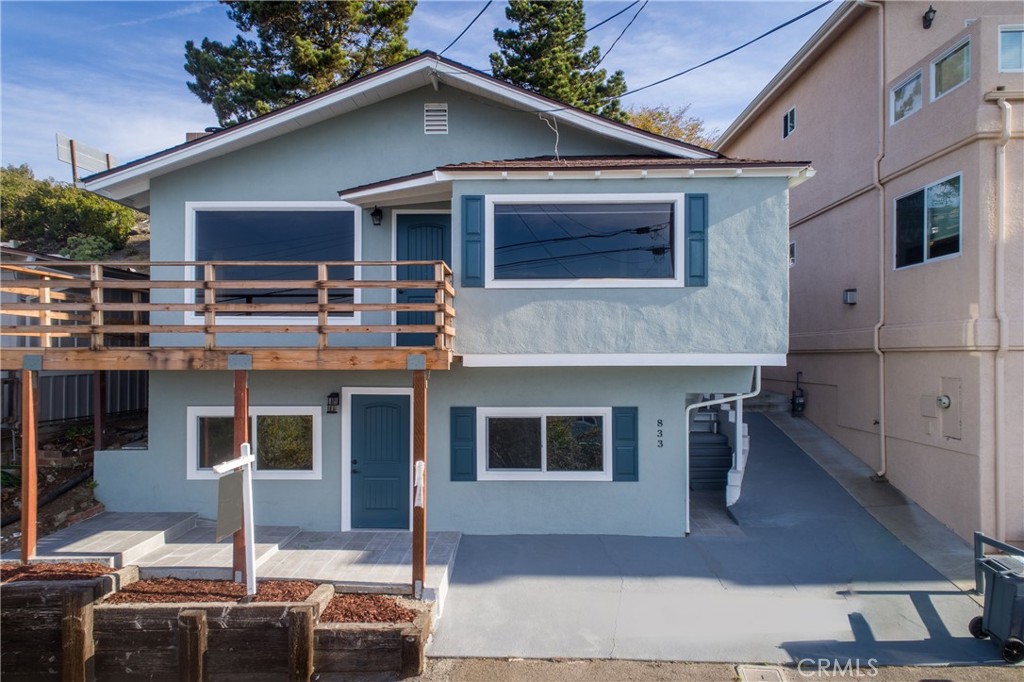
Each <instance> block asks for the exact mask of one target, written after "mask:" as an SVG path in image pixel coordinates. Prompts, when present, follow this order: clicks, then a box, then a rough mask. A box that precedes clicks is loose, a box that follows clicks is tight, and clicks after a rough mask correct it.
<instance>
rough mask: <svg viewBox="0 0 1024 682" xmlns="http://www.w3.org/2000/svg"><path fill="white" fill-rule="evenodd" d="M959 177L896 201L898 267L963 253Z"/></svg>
mask: <svg viewBox="0 0 1024 682" xmlns="http://www.w3.org/2000/svg"><path fill="white" fill-rule="evenodd" d="M961 196H962V192H961V187H960V176H959V175H954V176H953V177H950V178H946V179H945V180H941V181H939V182H936V183H935V184H933V185H928V186H927V187H925V188H923V189H920V190H918V191H916V192H911V193H910V194H907V195H904V196H902V197H900V198H899V199H897V200H896V267H897V268H904V267H908V266H911V265H919V264H921V263H926V262H928V261H931V260H934V259H936V258H943V257H945V256H952V255H955V254H958V253H960V220H961V219H960V202H961Z"/></svg>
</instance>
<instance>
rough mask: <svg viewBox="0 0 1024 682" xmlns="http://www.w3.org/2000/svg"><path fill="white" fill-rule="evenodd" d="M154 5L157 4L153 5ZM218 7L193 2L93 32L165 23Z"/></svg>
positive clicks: (106, 25)
mask: <svg viewBox="0 0 1024 682" xmlns="http://www.w3.org/2000/svg"><path fill="white" fill-rule="evenodd" d="M153 4H154V5H156V4H157V3H153ZM217 6H218V5H217V4H216V3H214V2H193V3H190V4H188V5H185V6H184V7H178V8H176V9H173V10H171V11H170V12H163V13H161V14H155V15H153V16H149V17H143V18H141V19H130V20H128V21H119V22H117V23H113V24H105V25H103V26H96V27H95V28H94V29H93V30H94V31H105V30H107V29H111V28H122V27H125V26H142V25H143V24H149V23H152V22H154V21H167V20H168V19H177V18H178V17H187V16H189V15H192V14H199V13H200V12H205V11H207V10H209V9H214V8H216V7H217Z"/></svg>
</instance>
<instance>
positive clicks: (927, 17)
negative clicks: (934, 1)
mask: <svg viewBox="0 0 1024 682" xmlns="http://www.w3.org/2000/svg"><path fill="white" fill-rule="evenodd" d="M936 14H938V12H936V11H935V8H934V7H932V6H931V5H928V11H927V12H925V13H924V14H922V15H921V25H922V26H924V27H925V28H931V27H932V22H933V21H935V15H936Z"/></svg>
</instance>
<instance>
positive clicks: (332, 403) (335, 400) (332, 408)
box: [327, 393, 341, 414]
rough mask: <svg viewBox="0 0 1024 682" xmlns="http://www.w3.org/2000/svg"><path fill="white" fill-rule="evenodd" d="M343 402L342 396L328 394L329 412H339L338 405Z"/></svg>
mask: <svg viewBox="0 0 1024 682" xmlns="http://www.w3.org/2000/svg"><path fill="white" fill-rule="evenodd" d="M340 404H341V396H340V395H338V394H337V393H331V394H329V395H328V396H327V414H338V405H340Z"/></svg>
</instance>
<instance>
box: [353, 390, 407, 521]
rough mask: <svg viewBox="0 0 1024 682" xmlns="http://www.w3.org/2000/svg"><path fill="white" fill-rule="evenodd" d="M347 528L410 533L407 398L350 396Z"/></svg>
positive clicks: (394, 396)
mask: <svg viewBox="0 0 1024 682" xmlns="http://www.w3.org/2000/svg"><path fill="white" fill-rule="evenodd" d="M351 419H352V462H351V467H352V470H351V476H352V478H351V483H352V485H351V487H350V490H351V491H352V500H351V504H352V528H401V529H403V530H407V529H408V528H409V491H410V487H409V486H410V479H409V476H410V473H409V468H410V459H409V439H410V433H411V432H410V430H409V396H407V395H353V396H352V415H351Z"/></svg>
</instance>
